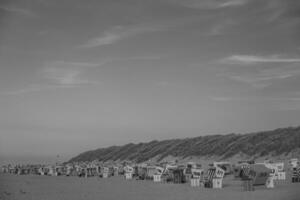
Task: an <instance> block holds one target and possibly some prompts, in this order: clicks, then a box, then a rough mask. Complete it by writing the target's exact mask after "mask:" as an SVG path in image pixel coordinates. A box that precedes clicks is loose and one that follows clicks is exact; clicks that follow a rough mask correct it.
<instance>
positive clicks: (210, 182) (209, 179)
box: [204, 167, 216, 188]
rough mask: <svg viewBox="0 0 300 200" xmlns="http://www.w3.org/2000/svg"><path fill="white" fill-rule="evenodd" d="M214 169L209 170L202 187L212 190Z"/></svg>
mask: <svg viewBox="0 0 300 200" xmlns="http://www.w3.org/2000/svg"><path fill="white" fill-rule="evenodd" d="M215 173H216V168H214V167H213V168H209V169H208V170H207V172H206V175H205V176H204V187H206V188H212V187H213V177H214V176H215Z"/></svg>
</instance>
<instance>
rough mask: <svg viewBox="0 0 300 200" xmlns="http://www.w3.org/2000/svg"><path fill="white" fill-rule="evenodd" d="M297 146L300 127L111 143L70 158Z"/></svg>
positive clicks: (142, 157) (256, 151) (223, 153)
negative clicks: (119, 143) (116, 144)
mask: <svg viewBox="0 0 300 200" xmlns="http://www.w3.org/2000/svg"><path fill="white" fill-rule="evenodd" d="M297 148H300V127H289V128H281V129H276V130H272V131H264V132H257V133H249V134H228V135H208V136H200V137H195V138H185V139H172V140H163V141H151V142H147V143H139V144H132V143H130V144H126V145H124V146H111V147H107V148H99V149H96V150H92V151H87V152H84V153H81V154H80V155H78V156H76V157H74V158H72V159H71V160H70V161H69V162H73V161H92V160H95V159H99V160H100V161H108V160H132V161H137V162H142V161H146V160H149V159H151V158H153V157H156V156H158V158H159V160H161V159H163V158H164V157H166V156H168V155H171V156H180V157H188V156H218V157H221V158H230V157H232V156H234V155H236V154H239V153H242V154H245V155H248V156H258V157H259V156H266V155H269V154H270V153H272V155H273V156H276V155H282V154H288V153H290V152H291V151H293V150H296V149H297Z"/></svg>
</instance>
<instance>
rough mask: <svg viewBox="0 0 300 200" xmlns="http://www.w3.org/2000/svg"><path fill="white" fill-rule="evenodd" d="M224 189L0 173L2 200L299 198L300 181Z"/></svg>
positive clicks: (230, 182)
mask: <svg viewBox="0 0 300 200" xmlns="http://www.w3.org/2000/svg"><path fill="white" fill-rule="evenodd" d="M223 186H224V188H222V189H208V188H202V187H197V188H194V187H191V186H190V185H189V184H163V183H154V182H152V181H141V180H125V179H124V178H123V177H122V176H119V177H110V178H108V179H101V178H98V177H91V178H79V177H65V176H59V177H51V176H38V175H12V174H0V199H1V200H2V199H5V200H6V199H8V200H10V199H14V200H15V199H17V200H19V199H20V200H50V199H51V200H79V199H82V200H90V199H91V200H92V199H93V200H95V199H101V200H112V199H121V200H150V199H164V200H192V199H198V200H199V199H212V200H214V199H218V200H233V199H239V200H250V199H253V200H254V199H255V200H259V199H263V200H268V199H270V200H299V199H300V183H291V181H290V180H287V181H285V182H284V183H280V184H277V185H276V186H275V188H274V189H267V188H266V187H265V186H259V187H255V191H253V192H244V191H243V189H242V186H241V181H240V180H234V179H233V177H230V176H229V177H226V178H225V179H224V184H223Z"/></svg>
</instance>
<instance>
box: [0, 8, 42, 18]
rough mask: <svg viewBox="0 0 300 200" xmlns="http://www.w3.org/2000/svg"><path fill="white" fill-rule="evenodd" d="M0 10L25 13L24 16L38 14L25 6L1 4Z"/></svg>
mask: <svg viewBox="0 0 300 200" xmlns="http://www.w3.org/2000/svg"><path fill="white" fill-rule="evenodd" d="M0 10H4V11H6V12H11V13H15V14H20V15H24V16H29V17H35V16H36V14H34V13H33V12H32V11H30V10H27V9H24V8H16V7H8V6H0Z"/></svg>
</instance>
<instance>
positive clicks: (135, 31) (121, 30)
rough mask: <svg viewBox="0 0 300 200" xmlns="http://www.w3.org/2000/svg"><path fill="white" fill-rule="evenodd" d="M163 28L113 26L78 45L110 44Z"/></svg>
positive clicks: (89, 46)
mask: <svg viewBox="0 0 300 200" xmlns="http://www.w3.org/2000/svg"><path fill="white" fill-rule="evenodd" d="M163 29H164V27H162V26H151V25H149V26H144V25H139V26H131V27H124V26H115V27H113V28H111V29H109V30H106V31H104V33H103V34H102V35H100V36H99V37H95V38H92V39H90V40H88V41H87V42H86V43H85V44H83V45H80V47H82V48H92V47H98V46H103V45H110V44H114V43H116V42H118V41H119V40H122V39H125V38H129V37H132V36H135V35H139V34H143V33H147V32H154V31H159V30H163Z"/></svg>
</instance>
